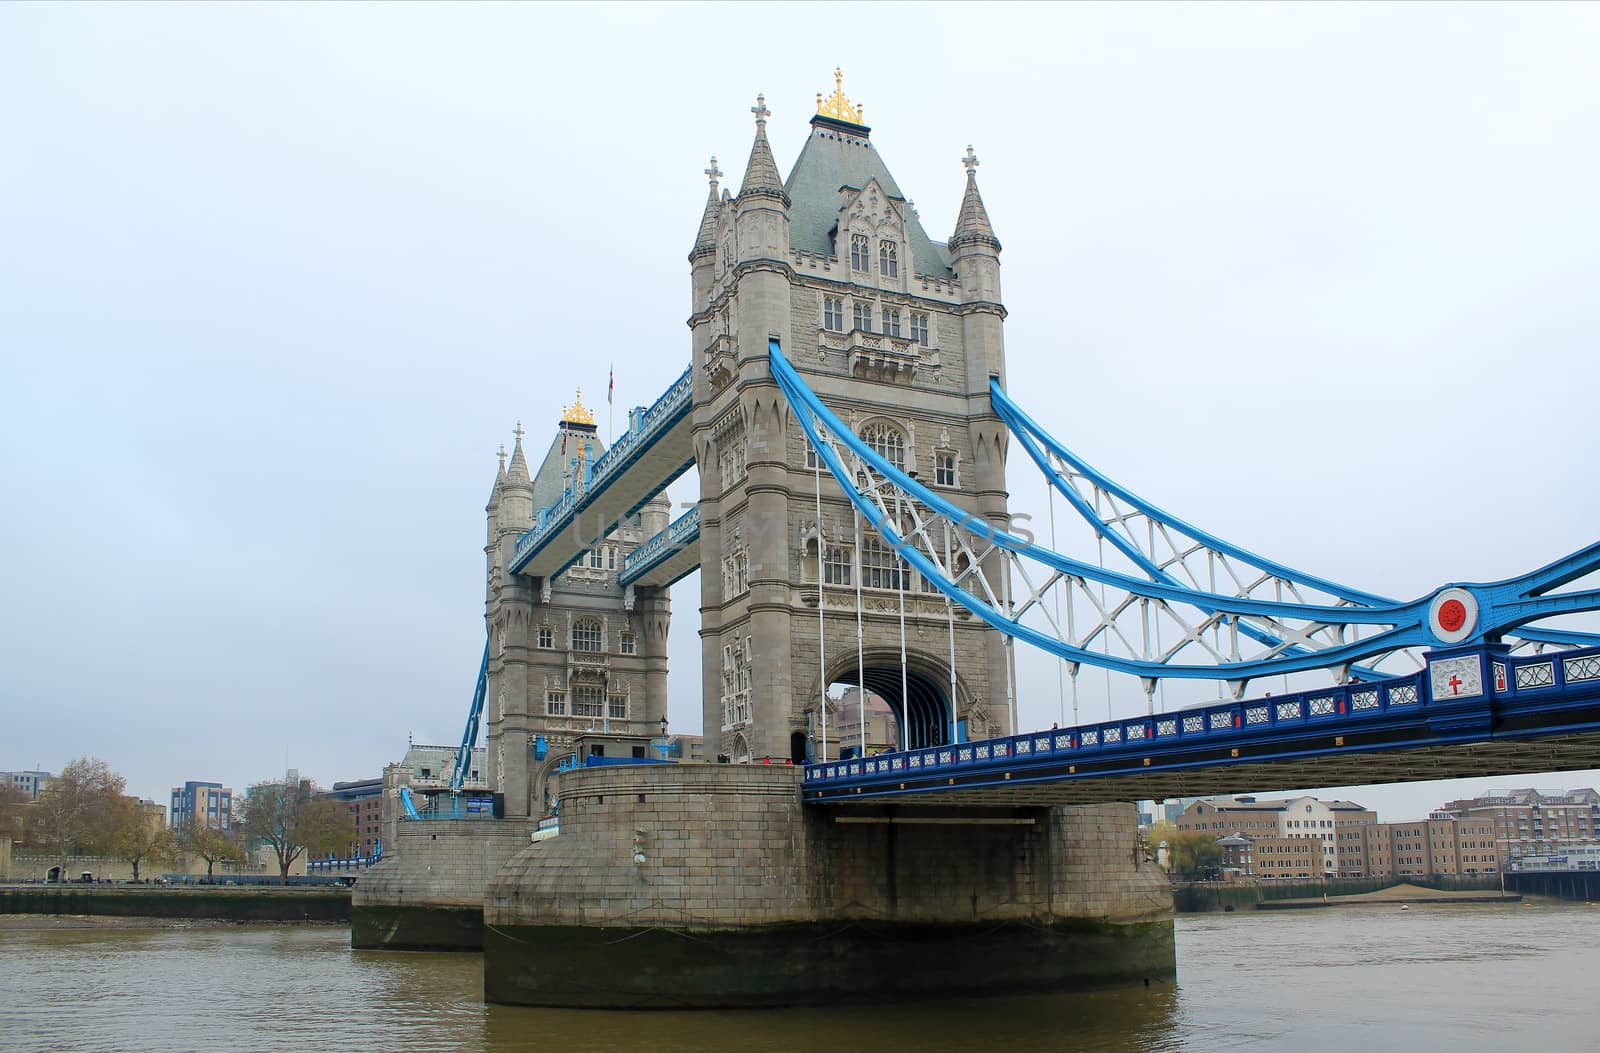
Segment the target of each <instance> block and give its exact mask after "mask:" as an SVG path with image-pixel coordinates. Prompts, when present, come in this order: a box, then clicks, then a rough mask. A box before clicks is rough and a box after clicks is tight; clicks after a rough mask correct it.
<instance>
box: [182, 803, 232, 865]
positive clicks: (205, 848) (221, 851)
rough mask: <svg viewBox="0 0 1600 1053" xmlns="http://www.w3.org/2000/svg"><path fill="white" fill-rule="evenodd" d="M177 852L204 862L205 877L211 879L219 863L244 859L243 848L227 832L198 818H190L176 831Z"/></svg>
mask: <svg viewBox="0 0 1600 1053" xmlns="http://www.w3.org/2000/svg"><path fill="white" fill-rule="evenodd" d="M178 850H179V851H181V852H184V853H187V854H188V855H191V856H198V857H199V858H201V859H204V860H205V861H206V877H212V876H213V875H214V873H215V870H216V866H217V864H218V863H221V862H237V861H239V860H241V859H243V858H244V846H243V845H241V844H240V843H239V839H238V838H237V837H235V836H233V835H232V834H231V833H230V832H229V831H227V830H218V829H216V828H215V827H212V826H208V825H206V821H205V819H203V818H202V817H200V816H191V817H190V819H189V821H188V822H187V823H185V824H184V825H183V829H181V830H179V831H178Z"/></svg>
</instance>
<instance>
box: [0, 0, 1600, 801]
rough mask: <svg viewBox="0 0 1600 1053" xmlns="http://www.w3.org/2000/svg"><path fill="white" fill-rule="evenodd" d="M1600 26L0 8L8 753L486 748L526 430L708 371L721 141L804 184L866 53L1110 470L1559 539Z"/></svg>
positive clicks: (217, 770)
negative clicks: (497, 455)
mask: <svg viewBox="0 0 1600 1053" xmlns="http://www.w3.org/2000/svg"><path fill="white" fill-rule="evenodd" d="M1597 53H1600V7H1596V6H1594V5H1588V6H1553V5H1538V6H1534V5H1526V6H1492V5H1481V4H1475V5H1466V6H1448V5H1415V6H1408V7H1385V6H1379V5H1370V4H1369V5H1352V6H1335V5H1295V6H1243V5H1232V6H1227V7H1201V6H1198V5H1185V6H1162V5H1154V4H1150V5H1125V6H1110V7H1096V6H1086V5H1080V6H1071V7H1047V6H1044V5H1027V6H1017V7H1008V6H1004V5H1000V4H994V3H988V4H983V5H978V6H970V7H969V6H962V5H955V4H948V5H946V4H930V5H916V6H911V5H890V6H882V7H873V6H870V5H863V4H849V5H845V6H840V7H826V6H823V5H814V4H806V5H802V6H794V7H786V6H783V5H778V4H762V5H759V6H749V7H740V6H733V5H728V6H672V7H635V6H629V7H610V8H608V7H604V6H602V5H588V4H585V5H576V4H563V5H548V6H531V5H529V6H511V7H468V6H464V5H455V6H449V7H432V6H424V5H390V6H379V5H365V6H359V7H334V6H328V5H317V6H310V5H307V6H268V5H181V6H172V7H148V6H134V5H107V6H96V7H74V6H68V5H59V4H51V5H22V4H8V5H5V6H0V136H3V139H0V500H3V502H4V508H3V514H0V544H3V551H4V552H5V553H7V554H8V556H9V560H8V567H7V572H6V574H5V576H4V584H3V586H0V597H3V603H0V716H3V720H0V769H4V768H32V767H42V768H44V769H47V770H52V771H55V770H59V769H60V768H61V767H62V765H63V764H65V763H67V762H68V761H70V760H71V759H73V758H75V757H77V756H80V755H83V754H88V755H94V756H100V757H103V758H105V759H106V760H107V761H108V762H109V763H110V764H111V765H112V766H113V767H114V768H116V769H117V770H119V771H121V772H123V773H124V774H125V775H127V776H128V778H129V784H130V789H131V790H133V791H134V792H137V793H139V794H141V795H145V796H150V797H154V798H156V799H157V800H161V801H163V802H164V801H165V798H166V791H167V788H168V787H170V786H172V785H174V784H180V783H182V782H183V781H184V780H186V779H209V780H217V781H222V782H225V783H228V784H229V785H232V786H233V787H235V788H236V789H243V788H244V787H245V786H246V785H248V784H249V783H251V782H254V781H258V780H261V779H265V778H271V777H274V776H277V775H280V774H281V773H282V771H283V769H284V768H285V766H286V765H287V766H294V767H298V768H299V769H300V770H301V771H302V772H303V773H306V774H308V775H311V776H312V777H314V778H316V779H318V780H319V781H321V782H323V783H332V782H333V781H335V780H345V779H356V778H365V777H371V776H376V775H377V774H379V771H380V769H381V766H382V765H383V764H384V763H385V762H387V761H390V760H394V759H397V758H398V757H399V756H400V754H401V753H403V751H404V749H405V745H406V736H407V734H408V733H409V734H412V735H415V736H416V738H417V739H418V740H419V741H428V742H454V741H456V740H457V739H458V738H459V737H460V734H461V725H462V721H463V719H464V717H465V715H466V711H467V707H468V703H469V701H470V698H471V693H472V681H473V676H474V674H475V672H476V669H477V664H478V658H479V654H480V652H481V649H482V639H483V625H482V618H481V616H482V599H483V555H482V550H481V547H482V544H483V533H484V522H483V504H484V501H485V500H486V498H487V496H488V491H489V486H490V483H491V482H492V479H493V475H494V466H495V460H494V452H495V449H496V448H497V447H498V445H499V444H500V443H502V442H509V440H510V434H511V429H512V426H513V424H514V422H515V421H516V420H517V419H518V418H521V419H522V420H523V421H524V422H525V424H526V426H527V427H528V428H529V430H530V433H531V436H530V442H531V445H532V446H533V447H534V448H535V451H536V452H538V451H542V449H543V445H544V443H545V442H547V441H548V439H547V437H548V435H549V434H550V433H551V430H552V429H553V428H554V426H555V422H556V419H557V418H558V416H559V414H560V412H561V407H562V404H563V402H564V401H570V398H571V395H572V391H573V389H574V387H576V386H578V385H583V386H584V388H585V389H586V393H587V396H588V400H589V401H591V402H595V401H599V400H600V399H602V398H603V391H604V388H605V383H606V369H607V366H608V364H609V363H613V362H614V363H615V368H616V374H617V392H618V398H617V403H618V406H619V408H620V407H625V406H628V405H632V404H635V403H643V402H648V401H649V400H650V399H652V398H653V397H654V396H655V395H656V394H657V393H658V392H659V391H660V390H661V389H662V388H664V387H665V385H666V384H667V383H668V382H669V381H670V380H671V379H672V378H673V377H675V376H676V375H677V374H678V373H679V372H680V371H681V370H682V368H683V366H684V364H685V362H686V361H687V359H688V354H689V336H688V330H687V329H686V327H685V325H684V319H685V317H686V316H687V314H688V305H689V270H688V264H687V262H686V260H685V256H686V254H687V252H688V250H689V247H690V245H691V243H692V241H693V237H694V233H695V228H696V224H697V221H698V218H699V214H700V209H701V206H702V204H703V202H704V199H705V177H704V176H703V175H702V174H701V172H702V169H704V168H705V167H706V163H707V158H708V157H709V155H710V154H712V153H715V154H717V155H718V157H719V158H720V159H721V161H722V167H723V169H724V170H725V171H727V172H729V173H730V179H731V180H732V181H733V183H734V185H735V188H736V186H737V175H738V173H740V172H742V170H743V166H744V161H745V158H746V156H747V154H748V151H749V145H750V138H751V134H752V131H753V128H752V125H751V117H750V113H749V107H750V105H751V104H752V102H753V101H754V97H755V95H756V93H757V92H764V93H765V94H766V98H767V103H768V105H769V106H770V107H771V109H772V112H773V115H772V119H771V123H770V124H769V133H770V136H771V139H772V142H773V149H774V152H775V153H776V155H777V158H778V162H779V165H780V166H781V167H782V168H783V169H784V170H787V169H788V167H789V165H790V164H792V162H793V160H794V157H795V155H796V153H797V151H798V149H799V147H800V145H801V143H802V142H803V139H804V136H805V134H806V132H807V124H806V121H807V120H808V118H809V117H810V115H811V113H812V112H814V109H815V103H814V98H815V94H816V92H818V91H822V90H830V91H831V89H832V76H831V73H832V69H833V67H834V65H835V64H839V65H842V66H843V67H844V70H845V74H846V80H845V88H846V91H847V93H848V94H849V95H850V96H851V97H852V98H853V99H854V100H856V101H858V102H862V103H864V104H865V106H866V119H867V123H869V124H870V125H872V127H873V133H872V137H873V140H874V142H875V143H876V144H877V145H878V148H879V150H880V152H881V153H882V155H883V157H884V158H885V160H886V162H887V163H888V165H889V167H890V170H891V171H892V172H893V173H894V175H895V177H896V179H897V180H898V182H899V183H900V185H901V187H902V189H903V190H904V191H905V192H906V193H907V194H908V195H909V196H911V197H912V198H914V199H915V201H916V204H917V208H918V211H919V212H920V214H921V216H922V220H923V223H924V224H925V225H926V226H927V228H928V230H929V233H930V234H931V235H932V236H934V237H935V238H942V237H946V236H948V234H949V231H950V228H951V226H952V225H953V223H954V218H955V212H956V207H957V204H958V202H959V199H960V193H961V189H962V185H963V177H962V168H961V166H960V164H959V163H958V158H959V157H960V155H961V154H962V152H963V151H964V149H965V147H966V145H967V144H968V143H969V142H970V143H972V144H973V145H974V146H975V148H976V150H977V153H978V156H979V157H980V159H981V160H982V168H981V169H980V171H979V177H980V183H981V186H982V190H983V194H984V199H985V201H986V202H987V204H988V208H989V212H990V216H991V218H992V219H993V221H994V225H995V228H996V232H997V233H998V235H999V237H1000V239H1001V240H1002V242H1004V244H1005V251H1004V254H1003V257H1002V261H1003V281H1004V286H1005V302H1006V305H1007V308H1008V309H1009V311H1010V319H1009V321H1008V322H1007V324H1006V344H1007V350H1008V362H1009V374H1010V375H1009V379H1010V385H1011V388H1012V390H1013V391H1014V392H1016V393H1017V394H1018V395H1019V397H1020V398H1021V399H1022V401H1023V402H1024V404H1025V405H1027V406H1028V408H1029V409H1030V411H1031V412H1033V414H1034V415H1035V416H1036V417H1037V418H1039V419H1040V420H1041V421H1042V422H1044V423H1045V424H1046V426H1047V427H1048V428H1050V430H1051V431H1052V432H1054V433H1055V434H1056V435H1057V436H1059V437H1060V438H1061V439H1062V440H1063V441H1065V442H1067V443H1068V444H1069V445H1071V446H1073V447H1074V448H1076V449H1077V450H1078V451H1079V452H1080V453H1082V454H1084V455H1085V456H1086V457H1088V458H1089V459H1090V460H1091V461H1092V462H1093V463H1095V464H1097V465H1098V466H1099V467H1101V468H1103V469H1104V470H1106V471H1107V472H1109V473H1110V474H1111V475H1112V476H1113V477H1114V478H1116V479H1117V480H1118V481H1120V482H1122V483H1123V484H1125V485H1127V486H1129V487H1131V488H1132V489H1134V490H1135V491H1137V492H1140V493H1143V494H1145V495H1146V496H1148V497H1150V498H1152V499H1153V500H1155V501H1156V502H1158V503H1160V504H1161V505H1163V506H1165V507H1167V508H1168V509H1170V510H1172V511H1174V512H1176V513H1177V514H1179V515H1181V516H1184V517H1185V518H1187V519H1190V520H1191V521H1193V522H1196V523H1199V524H1201V525H1203V526H1205V527H1207V528H1209V529H1210V530H1212V531H1214V532H1216V533H1219V534H1221V535H1223V536H1225V537H1228V538H1230V539H1231V540H1234V541H1236V542H1238V543H1240V544H1243V545H1246V546H1247V547H1251V548H1254V549H1256V550H1258V551H1262V552H1265V553H1267V554H1270V555H1272V556H1273V557H1275V558H1277V559H1280V560H1282V561H1284V562H1287V563H1289V564H1291V565H1295V566H1299V567H1302V568H1304V569H1306V570H1309V571H1313V572H1316V573H1320V574H1323V575H1326V576H1328V577H1331V578H1334V579H1336V580H1342V581H1345V582H1347V583H1349V584H1351V585H1354V586H1357V587H1361V588H1365V589H1369V590H1372V591H1375V592H1382V593H1387V594H1390V595H1395V596H1399V597H1405V598H1410V597H1414V596H1419V595H1422V594H1425V593H1427V592H1428V591H1430V590H1431V589H1433V588H1435V587H1436V586H1438V585H1440V584H1442V583H1444V582H1446V581H1451V580H1475V581H1483V580H1492V579H1495V578H1499V577H1503V576H1507V575H1511V574H1515V573H1517V572H1520V571H1523V570H1526V569H1530V568H1532V567H1534V566H1536V565H1539V564H1541V563H1543V562H1546V561H1548V560H1550V559H1553V558H1555V557H1557V556H1560V555H1563V554H1565V553H1567V552H1569V551H1571V550H1573V549H1576V548H1578V547H1580V546H1582V545H1584V544H1587V543H1589V542H1591V541H1593V540H1595V538H1596V537H1597V536H1600V488H1597V487H1596V486H1595V477H1596V472H1595V467H1594V460H1595V455H1596V453H1597V449H1600V442H1597V435H1600V426H1597V424H1596V422H1595V415H1594V409H1593V407H1594V404H1595V399H1596V384H1595V381H1596V378H1597V375H1600V366H1597V365H1596V361H1595V357H1594V348H1595V345H1596V340H1597V337H1600V296H1597V295H1596V291H1597V289H1600V248H1597V246H1600V195H1596V193H1595V187H1597V186H1600V135H1597V134H1596V128H1597V127H1600V64H1597V63H1596V62H1595V60H1594V56H1595V55H1596V54H1597ZM622 416H623V414H621V413H619V414H618V418H619V419H621V418H622ZM601 423H602V427H604V425H605V421H604V418H603V417H602V421H601ZM1012 484H1013V489H1014V491H1015V493H1016V498H1015V500H1016V507H1017V508H1018V509H1021V510H1029V509H1037V508H1039V507H1040V506H1041V505H1042V503H1043V488H1042V484H1041V483H1040V482H1039V480H1038V477H1037V476H1036V475H1035V474H1033V472H1032V469H1031V466H1030V465H1028V464H1027V463H1026V461H1025V459H1023V458H1020V457H1019V458H1014V459H1013V465H1012ZM679 491H680V496H682V494H684V493H687V490H686V488H685V487H684V486H683V485H682V484H680V486H679ZM675 599H676V600H677V601H678V602H677V610H678V612H679V617H678V619H677V621H676V622H675V624H674V642H673V672H672V691H673V702H672V719H673V723H674V727H675V728H677V729H678V730H685V731H696V730H698V728H699V722H700V700H699V675H698V674H699V669H698V660H697V655H698V647H697V644H696V642H695V636H694V634H695V630H696V625H695V614H694V612H695V609H696V607H697V605H698V584H697V582H696V580H695V579H692V578H691V579H689V580H688V581H686V582H684V583H682V584H681V585H680V586H679V587H678V590H677V591H676V592H675ZM1022 679H1023V691H1022V696H1023V703H1022V709H1023V722H1024V723H1025V724H1033V725H1040V724H1047V723H1048V722H1049V721H1050V720H1053V719H1055V717H1056V713H1057V705H1058V700H1057V690H1056V675H1055V670H1054V666H1053V665H1052V664H1051V663H1050V662H1049V661H1046V660H1034V661H1029V662H1026V663H1024V665H1023V668H1022ZM1102 698H1103V696H1102ZM1102 705H1103V702H1102ZM1596 783H1600V773H1595V772H1587V773H1576V774H1571V775H1567V774H1562V775H1550V776H1542V777H1518V778H1511V779H1494V780H1477V781H1473V782H1471V783H1469V784H1465V785H1462V786H1455V785H1441V784H1431V785H1414V786H1408V787H1394V788H1384V789H1374V790H1370V791H1360V792H1355V791H1351V792H1348V793H1346V794H1345V795H1347V796H1355V797H1356V798H1357V799H1359V800H1361V801H1362V802H1363V803H1367V804H1369V805H1375V806H1377V807H1378V808H1379V809H1380V811H1381V812H1382V813H1383V815H1384V817H1386V818H1409V817H1412V816H1417V815H1421V814H1425V812H1426V811H1427V810H1428V809H1429V808H1431V807H1433V806H1435V805H1437V804H1438V803H1440V802H1441V801H1443V800H1446V799H1448V798H1450V797H1455V796H1459V795H1461V794H1462V793H1466V792H1472V791H1476V790H1477V789H1480V788H1483V787H1486V786H1488V785H1491V784H1493V785H1512V784H1515V785H1539V786H1545V787H1551V786H1563V785H1568V784H1572V785H1589V784H1596ZM1260 789H1263V790H1269V789H1278V788H1274V787H1260ZM1283 789H1288V788H1283Z"/></svg>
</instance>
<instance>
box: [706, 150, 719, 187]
mask: <svg viewBox="0 0 1600 1053" xmlns="http://www.w3.org/2000/svg"><path fill="white" fill-rule="evenodd" d="M706 175H708V176H710V177H711V185H712V186H715V185H716V183H717V180H719V179H721V178H722V169H720V168H718V167H717V155H716V154H712V155H711V167H710V168H708V169H706Z"/></svg>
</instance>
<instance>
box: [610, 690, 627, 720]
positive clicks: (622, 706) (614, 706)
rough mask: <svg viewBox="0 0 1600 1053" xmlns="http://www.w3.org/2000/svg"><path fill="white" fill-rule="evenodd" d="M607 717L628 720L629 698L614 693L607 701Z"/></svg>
mask: <svg viewBox="0 0 1600 1053" xmlns="http://www.w3.org/2000/svg"><path fill="white" fill-rule="evenodd" d="M606 715H607V716H608V717H610V718H611V719H612V720H627V719H628V696H627V695H624V694H620V693H613V694H612V695H611V697H610V698H609V699H607V706H606Z"/></svg>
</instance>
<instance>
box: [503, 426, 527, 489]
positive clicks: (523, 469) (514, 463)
mask: <svg viewBox="0 0 1600 1053" xmlns="http://www.w3.org/2000/svg"><path fill="white" fill-rule="evenodd" d="M511 434H513V435H515V436H516V437H517V441H516V443H515V444H514V445H513V446H512V447H511V466H510V467H509V468H508V469H506V481H507V482H508V483H510V484H515V485H531V483H532V479H530V478H529V476H528V459H527V458H526V457H524V456H523V454H522V436H523V435H524V434H526V433H525V432H524V431H523V430H522V421H520V420H519V421H517V426H516V428H515V429H513V430H512V432H511Z"/></svg>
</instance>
